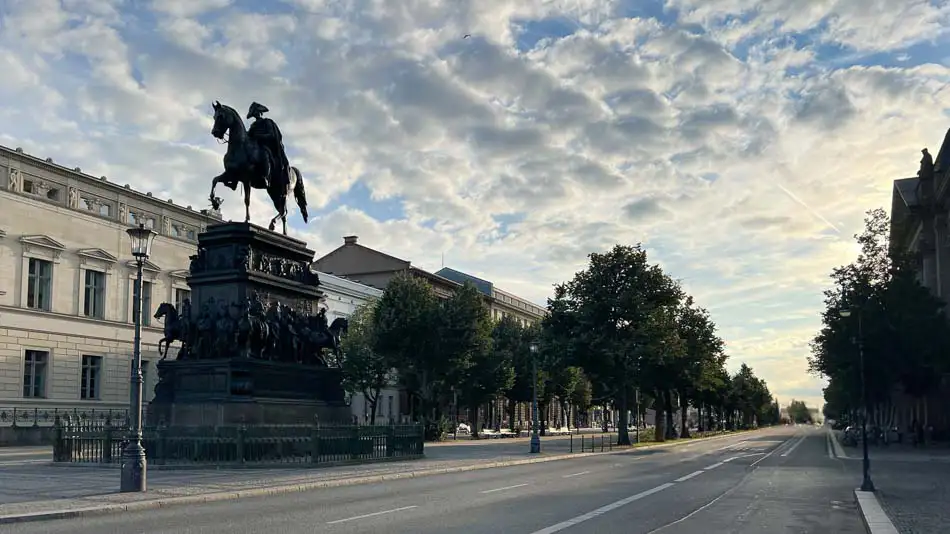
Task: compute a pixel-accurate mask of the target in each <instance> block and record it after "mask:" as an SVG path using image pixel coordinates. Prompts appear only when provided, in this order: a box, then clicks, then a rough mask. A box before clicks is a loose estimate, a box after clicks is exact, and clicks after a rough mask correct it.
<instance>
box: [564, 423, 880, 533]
mask: <svg viewBox="0 0 950 534" xmlns="http://www.w3.org/2000/svg"><path fill="white" fill-rule="evenodd" d="M827 447H828V445H827V437H826V435H825V433H824V432H822V431H821V430H816V429H811V428H802V429H799V430H798V433H797V435H795V436H794V437H791V439H789V440H787V441H786V442H785V443H783V444H781V445H779V446H777V447H774V448H771V449H770V450H768V452H767V453H766V454H765V455H763V456H761V457H758V459H756V460H754V461H752V462H749V460H750V459H752V458H755V457H754V456H750V457H746V458H741V459H736V460H732V461H729V462H724V465H723V466H719V467H718V468H717V470H714V471H711V472H710V473H708V475H706V474H704V475H701V476H698V477H696V478H693V479H690V480H688V481H686V482H684V483H682V484H677V485H675V486H674V487H671V488H669V489H667V490H665V491H664V492H663V493H662V494H659V495H657V496H656V498H655V499H654V500H653V501H650V502H647V501H643V502H638V503H634V504H633V505H631V506H628V507H624V508H622V509H620V510H617V512H616V513H615V514H613V515H612V516H611V517H606V516H605V517H603V518H598V519H596V520H592V521H590V522H589V523H588V524H586V525H585V527H586V528H587V529H589V531H590V532H608V531H609V530H610V529H611V528H614V527H615V526H616V525H617V524H623V525H628V524H634V523H635V524H636V525H637V527H636V528H631V529H627V530H625V532H630V533H649V534H654V533H656V534H707V533H710V532H715V533H726V532H728V533H734V534H740V533H742V534H745V533H748V534H753V533H755V534H759V533H763V532H768V533H781V532H790V533H791V532H795V533H835V534H838V533H841V534H863V533H864V532H865V531H864V526H863V525H862V523H861V520H860V518H859V516H858V515H857V512H856V510H855V507H854V504H853V497H852V496H851V491H852V490H853V489H854V486H855V484H856V483H857V481H856V480H855V479H854V477H853V474H852V473H851V469H850V468H849V466H846V465H844V464H843V462H842V461H840V460H837V459H834V458H829V457H828V455H827ZM730 450H733V449H725V450H723V451H721V452H729V451H730ZM710 475H714V476H710ZM707 476H708V478H707ZM691 484H692V485H691ZM698 484H707V485H708V486H709V487H708V488H706V489H698V488H696V487H695V485H698ZM713 488H715V489H714V490H713ZM660 500H662V501H663V503H665V505H660V504H659V502H658V501H660ZM650 505H653V506H654V508H653V512H652V513H651V512H650V510H649V508H648V507H649V506H650ZM569 532H573V531H569ZM577 532H581V531H580V530H577Z"/></svg>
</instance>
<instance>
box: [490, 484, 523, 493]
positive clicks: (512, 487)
mask: <svg viewBox="0 0 950 534" xmlns="http://www.w3.org/2000/svg"><path fill="white" fill-rule="evenodd" d="M527 485H528V483H527V482H526V483H524V484H515V485H514V486H505V487H503V488H495V489H490V490H485V491H482V492H480V493H495V492H496V491H505V490H510V489H515V488H520V487H523V486H527Z"/></svg>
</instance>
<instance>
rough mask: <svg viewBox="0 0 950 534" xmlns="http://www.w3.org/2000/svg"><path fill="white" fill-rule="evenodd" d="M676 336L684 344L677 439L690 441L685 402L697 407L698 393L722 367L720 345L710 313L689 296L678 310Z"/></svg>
mask: <svg viewBox="0 0 950 534" xmlns="http://www.w3.org/2000/svg"><path fill="white" fill-rule="evenodd" d="M677 322H678V327H679V336H680V338H682V340H683V342H684V344H685V354H684V358H682V359H681V360H680V361H679V362H678V363H679V364H680V365H679V369H678V373H677V380H676V388H677V390H678V391H679V397H680V399H681V403H682V407H683V408H684V409H682V410H681V411H680V436H681V437H684V438H685V437H689V430H688V428H687V424H686V409H685V406H686V402H687V401H693V403H695V404H698V403H699V401H700V393H701V392H702V391H703V390H704V389H707V388H709V387H710V386H711V382H712V381H713V380H715V378H716V377H715V371H716V370H717V369H718V368H720V367H722V366H723V365H724V364H725V360H726V357H725V355H724V354H723V352H722V348H723V342H722V339H720V338H719V336H717V335H716V325H715V324H714V323H713V321H712V319H711V318H710V317H709V312H708V311H706V310H705V309H703V308H701V307H699V306H697V305H696V304H695V302H694V301H693V297H692V296H687V297H686V300H685V301H684V303H683V305H682V306H680V308H679V310H678V317H677Z"/></svg>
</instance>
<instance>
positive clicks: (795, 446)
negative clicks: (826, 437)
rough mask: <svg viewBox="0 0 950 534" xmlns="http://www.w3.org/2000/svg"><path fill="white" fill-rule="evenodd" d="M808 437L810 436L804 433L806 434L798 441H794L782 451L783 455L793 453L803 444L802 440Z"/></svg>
mask: <svg viewBox="0 0 950 534" xmlns="http://www.w3.org/2000/svg"><path fill="white" fill-rule="evenodd" d="M807 437H808V436H807V435H804V436H802V437H800V438H798V441H796V442H795V443H792V446H791V447H789V448H788V449H787V450H786V451H785V452H783V453H782V457H783V458H784V457H785V456H788V455H789V454H792V452H793V451H794V450H795V449H796V448H797V447H798V446H799V445H801V444H802V442H803V441H805V438H807Z"/></svg>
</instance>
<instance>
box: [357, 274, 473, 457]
mask: <svg viewBox="0 0 950 534" xmlns="http://www.w3.org/2000/svg"><path fill="white" fill-rule="evenodd" d="M440 311H441V305H440V303H439V301H438V298H437V297H436V295H435V292H434V291H433V290H432V287H431V286H430V285H429V284H428V283H427V282H425V281H424V280H420V279H418V278H416V277H413V276H411V275H409V274H399V275H397V276H395V277H393V279H392V280H390V282H389V285H388V286H387V287H386V290H385V291H384V292H383V295H382V297H380V299H379V300H378V301H376V306H375V311H374V313H373V327H374V332H375V336H376V343H375V345H376V352H377V353H378V354H380V355H381V356H382V357H384V358H387V359H388V361H390V362H392V365H393V367H394V368H395V369H396V371H397V372H398V373H399V378H400V380H401V381H402V383H403V385H404V386H405V388H406V391H407V392H408V393H410V402H413V401H414V400H415V401H417V403H418V410H415V409H413V410H412V412H413V415H414V416H415V417H416V418H417V420H421V421H422V423H423V424H424V426H425V432H426V438H427V439H441V438H442V436H443V435H444V428H442V425H440V421H439V420H440V417H439V416H440V415H441V414H440V411H439V406H438V398H437V395H438V392H439V389H440V386H441V385H442V384H444V382H445V380H446V377H448V376H449V375H450V374H452V373H453V372H454V371H455V361H454V360H449V359H447V358H443V357H442V356H441V354H440V352H439V348H440V340H439V336H440V329H439V318H440Z"/></svg>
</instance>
